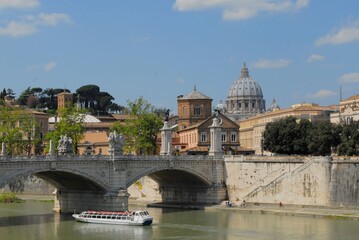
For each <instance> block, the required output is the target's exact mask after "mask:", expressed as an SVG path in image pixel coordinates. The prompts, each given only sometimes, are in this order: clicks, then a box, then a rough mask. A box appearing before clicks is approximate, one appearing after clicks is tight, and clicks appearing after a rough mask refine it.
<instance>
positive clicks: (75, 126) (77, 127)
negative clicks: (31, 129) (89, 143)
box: [45, 107, 85, 153]
mask: <svg viewBox="0 0 359 240" xmlns="http://www.w3.org/2000/svg"><path fill="white" fill-rule="evenodd" d="M59 115H60V116H61V117H60V120H59V122H58V123H56V125H55V129H54V131H53V132H49V133H47V134H46V136H45V138H46V139H47V140H53V141H54V143H55V146H57V145H58V142H59V139H60V137H61V136H62V135H65V134H67V136H68V137H70V138H71V139H72V142H73V150H74V152H75V153H76V152H77V145H78V143H79V142H80V140H81V139H82V138H83V132H84V130H85V128H84V126H83V123H84V118H85V115H84V114H81V113H80V112H78V111H77V110H76V108H68V107H64V108H61V109H60V110H59Z"/></svg>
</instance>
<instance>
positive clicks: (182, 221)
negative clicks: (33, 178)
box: [0, 201, 359, 240]
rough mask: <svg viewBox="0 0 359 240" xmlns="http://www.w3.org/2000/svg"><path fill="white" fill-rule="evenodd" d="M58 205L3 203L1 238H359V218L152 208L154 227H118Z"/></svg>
mask: <svg viewBox="0 0 359 240" xmlns="http://www.w3.org/2000/svg"><path fill="white" fill-rule="evenodd" d="M52 207H53V203H51V202H41V201H27V202H25V203H19V204H0V239H1V240H19V239H25V240H40V239H46V240H51V239H64V240H72V239H76V240H80V239H86V240H92V239H136V240H140V239H181V240H182V239H193V240H194V239H206V240H207V239H216V240H217V239H227V240H232V239H243V240H246V239H276V240H280V239H285V240H288V239H290V240H295V239H316V240H324V239H325V240H336V239H346V240H351V239H353V240H354V239H355V240H357V239H359V221H348V220H338V219H326V218H311V217H293V216H278V215H271V214H250V213H242V212H236V211H218V210H209V211H208V210H207V211H204V210H196V211H193V210H192V211H185V210H173V209H160V208H148V209H147V211H149V213H150V214H151V215H152V216H153V217H154V218H155V222H154V224H153V225H152V226H145V227H142V226H118V225H101V224H86V223H79V222H76V221H75V220H74V219H73V218H72V217H71V215H70V214H67V215H65V214H57V213H53V212H52V211H51V210H52ZM130 207H131V209H138V208H142V209H144V207H138V206H130Z"/></svg>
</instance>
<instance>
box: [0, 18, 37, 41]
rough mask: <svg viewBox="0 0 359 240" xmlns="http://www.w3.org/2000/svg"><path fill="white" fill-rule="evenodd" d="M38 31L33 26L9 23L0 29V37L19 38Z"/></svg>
mask: <svg viewBox="0 0 359 240" xmlns="http://www.w3.org/2000/svg"><path fill="white" fill-rule="evenodd" d="M37 31H38V29H37V28H36V26H34V25H33V24H29V23H23V22H14V21H13V22H10V23H8V24H7V25H6V26H5V27H3V28H0V36H11V37H19V36H25V35H31V34H33V33H35V32H37Z"/></svg>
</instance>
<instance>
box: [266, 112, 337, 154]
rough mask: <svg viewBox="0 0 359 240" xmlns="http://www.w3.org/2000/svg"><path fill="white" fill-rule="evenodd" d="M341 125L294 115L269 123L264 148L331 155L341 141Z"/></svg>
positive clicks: (284, 151) (277, 151) (281, 152)
mask: <svg viewBox="0 0 359 240" xmlns="http://www.w3.org/2000/svg"><path fill="white" fill-rule="evenodd" d="M339 133H340V131H339V127H338V126H336V125H334V124H331V123H330V122H329V121H319V122H314V123H313V122H310V121H308V120H306V119H296V118H294V117H292V116H290V117H286V118H283V119H280V120H278V121H275V122H272V123H269V124H267V126H266V129H265V131H264V134H263V137H264V139H263V149H264V150H267V151H270V152H273V153H278V154H299V155H322V156H324V155H330V154H331V153H332V149H334V148H335V147H336V146H338V144H339V142H340V135H339Z"/></svg>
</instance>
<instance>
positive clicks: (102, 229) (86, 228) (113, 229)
mask: <svg viewBox="0 0 359 240" xmlns="http://www.w3.org/2000/svg"><path fill="white" fill-rule="evenodd" d="M73 229H74V231H75V232H76V233H79V234H80V235H91V236H92V237H94V236H98V237H99V238H98V239H100V238H101V239H103V238H105V239H108V238H110V237H113V236H116V238H117V239H136V240H137V239H151V238H152V226H126V225H105V224H87V223H80V222H76V223H75V224H74V228H73Z"/></svg>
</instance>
